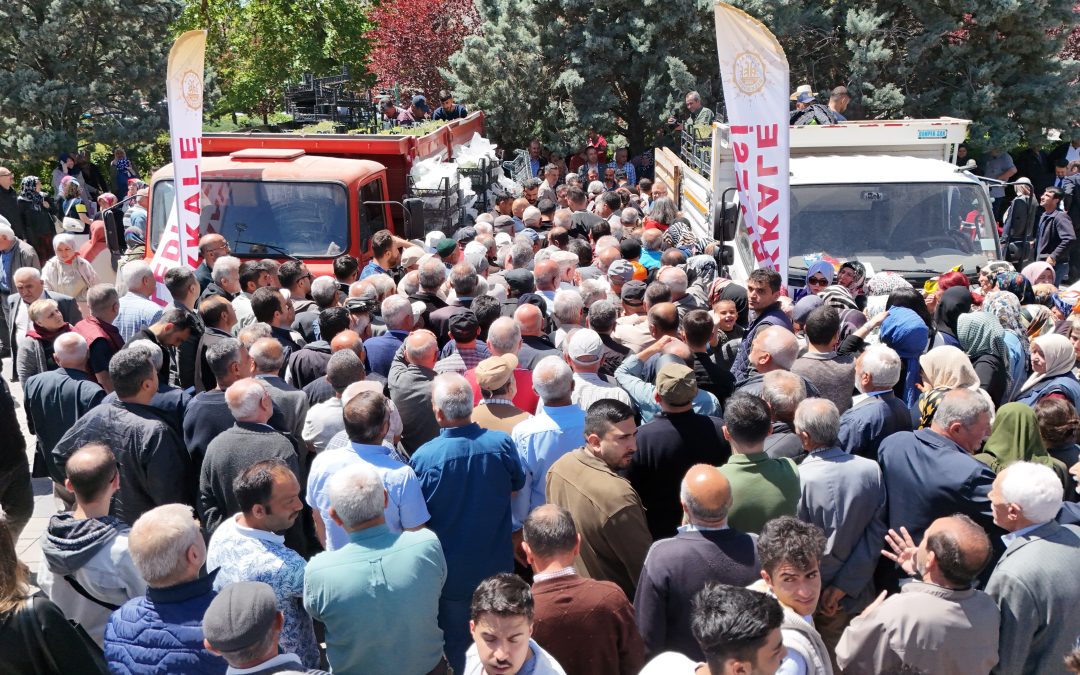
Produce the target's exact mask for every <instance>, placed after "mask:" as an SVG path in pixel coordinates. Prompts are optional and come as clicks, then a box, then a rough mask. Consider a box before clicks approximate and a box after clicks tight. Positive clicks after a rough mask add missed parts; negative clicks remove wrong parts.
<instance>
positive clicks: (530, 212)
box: [521, 206, 540, 225]
mask: <svg viewBox="0 0 1080 675" xmlns="http://www.w3.org/2000/svg"><path fill="white" fill-rule="evenodd" d="M521 221H522V222H523V223H525V224H526V225H535V224H536V223H539V222H540V209H538V208H536V207H535V206H530V207H528V208H526V209H525V212H524V213H522V214H521Z"/></svg>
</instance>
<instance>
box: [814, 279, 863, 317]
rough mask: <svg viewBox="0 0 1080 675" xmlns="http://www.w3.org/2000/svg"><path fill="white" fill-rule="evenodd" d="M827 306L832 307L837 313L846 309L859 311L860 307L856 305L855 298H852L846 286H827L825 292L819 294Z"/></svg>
mask: <svg viewBox="0 0 1080 675" xmlns="http://www.w3.org/2000/svg"><path fill="white" fill-rule="evenodd" d="M818 297H820V298H821V299H822V300H823V301H824V302H825V304H826V305H828V306H829V307H832V308H833V309H835V310H836V311H838V312H839V311H843V310H845V309H858V308H859V306H858V305H857V304H856V303H855V298H853V297H851V291H849V290H848V289H847V288H846V287H844V286H839V285H836V284H834V285H832V286H826V287H825V289H824V290H823V291H821V292H820V293H818Z"/></svg>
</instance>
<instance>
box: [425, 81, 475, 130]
mask: <svg viewBox="0 0 1080 675" xmlns="http://www.w3.org/2000/svg"><path fill="white" fill-rule="evenodd" d="M468 115H469V112H468V111H467V110H465V106H463V105H461V104H458V103H454V95H453V94H451V93H450V92H448V91H447V90H445V89H443V90H442V91H440V92H439V107H438V108H436V109H435V112H433V113H432V114H431V119H433V120H443V121H444V122H449V121H450V120H458V119H462V118H463V117H468Z"/></svg>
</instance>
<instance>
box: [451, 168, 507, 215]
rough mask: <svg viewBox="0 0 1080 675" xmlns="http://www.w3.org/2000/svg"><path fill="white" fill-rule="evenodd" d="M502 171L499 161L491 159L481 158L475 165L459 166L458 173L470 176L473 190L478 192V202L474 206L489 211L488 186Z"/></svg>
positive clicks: (466, 176) (465, 176)
mask: <svg viewBox="0 0 1080 675" xmlns="http://www.w3.org/2000/svg"><path fill="white" fill-rule="evenodd" d="M501 173H502V168H501V167H500V166H499V163H498V162H497V161H495V160H490V159H481V160H480V162H479V163H478V164H477V165H476V166H474V167H468V168H462V167H460V166H459V167H458V175H459V176H462V177H464V178H468V179H469V181H470V185H471V186H472V190H473V192H475V193H476V202H475V203H474V206H475V207H476V208H477V210H478V211H487V209H488V197H487V193H488V188H490V187H491V185H492V184H493V183H495V182H497V181H498V179H499V175H500V174H501Z"/></svg>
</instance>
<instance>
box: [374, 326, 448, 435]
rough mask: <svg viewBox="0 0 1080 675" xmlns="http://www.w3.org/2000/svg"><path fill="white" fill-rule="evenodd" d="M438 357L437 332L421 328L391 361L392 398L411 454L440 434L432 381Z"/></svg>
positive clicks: (389, 379) (412, 334)
mask: <svg viewBox="0 0 1080 675" xmlns="http://www.w3.org/2000/svg"><path fill="white" fill-rule="evenodd" d="M438 358H439V346H438V342H437V341H436V338H435V334H434V333H432V332H431V331H429V330H417V331H413V332H412V333H411V334H410V335H409V337H407V338H405V343H404V344H403V345H402V346H401V348H400V349H398V352H397V354H395V355H394V360H393V362H392V363H391V364H390V377H389V378H387V382H388V383H389V385H390V400H392V401H393V402H394V405H396V406H397V409H398V413H400V414H401V422H402V425H403V427H404V431H403V432H402V436H401V445H402V446H403V447H404V448H405V451H406V452H407V453H409V454H410V455H411V454H412V453H414V452H416V451H417V450H418V449H419V448H420V446H421V445H423V444H424V443H427V442H428V441H430V440H431V439H433V438H435V437H436V436H438V435H439V423H438V422H436V421H435V412H434V410H433V409H432V407H431V383H432V382H433V381H434V380H435V361H436V360H437V359H438Z"/></svg>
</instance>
